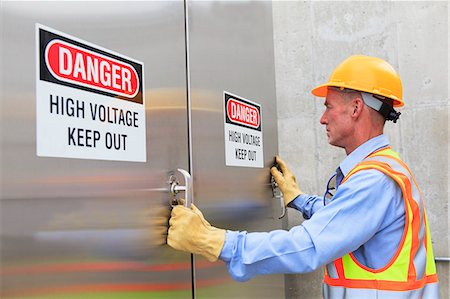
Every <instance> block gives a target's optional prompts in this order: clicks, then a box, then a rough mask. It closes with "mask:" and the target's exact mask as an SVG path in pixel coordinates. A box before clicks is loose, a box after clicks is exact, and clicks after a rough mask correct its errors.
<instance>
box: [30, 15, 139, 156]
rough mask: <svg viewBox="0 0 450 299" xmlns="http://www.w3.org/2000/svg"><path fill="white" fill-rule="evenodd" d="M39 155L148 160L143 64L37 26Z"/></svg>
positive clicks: (37, 127) (37, 150)
mask: <svg viewBox="0 0 450 299" xmlns="http://www.w3.org/2000/svg"><path fill="white" fill-rule="evenodd" d="M36 63H37V66H36V134H37V136H36V152H37V155H38V156H44V157H65V158H80V159H100V160H117V161H134V162H145V161H146V160H147V152H146V123H145V100H144V90H145V89H144V86H143V84H144V79H143V73H144V65H143V63H142V62H139V61H136V60H134V59H131V58H128V57H126V56H124V55H121V54H118V53H115V52H113V51H111V50H107V49H104V48H102V47H99V46H97V45H94V44H92V43H89V42H86V41H83V40H81V39H78V38H76V37H72V36H69V35H68V34H65V33H62V32H59V31H57V30H54V29H51V28H48V27H46V26H43V25H40V24H36Z"/></svg>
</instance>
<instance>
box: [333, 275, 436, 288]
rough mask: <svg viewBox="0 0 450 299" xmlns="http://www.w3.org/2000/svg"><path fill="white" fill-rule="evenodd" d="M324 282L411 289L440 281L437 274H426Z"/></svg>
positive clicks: (344, 285)
mask: <svg viewBox="0 0 450 299" xmlns="http://www.w3.org/2000/svg"><path fill="white" fill-rule="evenodd" d="M324 282H325V283H326V284H328V285H330V286H342V287H346V288H358V289H377V290H385V291H410V290H416V289H419V288H423V287H424V286H425V284H427V283H434V282H438V277H437V274H433V275H429V276H425V277H424V278H422V279H420V280H414V281H401V282H399V281H395V282H393V281H389V280H367V279H333V278H330V277H327V278H325V279H324Z"/></svg>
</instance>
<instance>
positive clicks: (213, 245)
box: [167, 204, 226, 262]
mask: <svg viewBox="0 0 450 299" xmlns="http://www.w3.org/2000/svg"><path fill="white" fill-rule="evenodd" d="M169 224H170V228H169V233H168V236H167V244H168V245H169V246H170V247H172V248H174V249H177V250H182V251H187V252H192V253H196V254H201V255H203V256H204V257H206V258H207V259H208V260H209V261H210V262H214V261H216V260H217V259H218V257H219V255H220V252H221V251H222V247H223V244H224V242H225V233H226V232H225V230H224V229H220V228H217V227H214V226H212V225H211V224H209V222H208V221H206V219H205V218H204V217H203V214H202V212H201V211H200V210H199V209H197V207H196V206H195V205H194V204H191V207H190V208H186V207H184V206H182V205H178V206H176V207H174V208H173V210H172V216H171V218H170V221H169Z"/></svg>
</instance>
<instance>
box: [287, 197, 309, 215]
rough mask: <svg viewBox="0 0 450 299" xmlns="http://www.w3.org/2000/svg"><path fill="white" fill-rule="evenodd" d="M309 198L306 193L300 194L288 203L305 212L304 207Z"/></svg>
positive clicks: (289, 205) (291, 206)
mask: <svg viewBox="0 0 450 299" xmlns="http://www.w3.org/2000/svg"><path fill="white" fill-rule="evenodd" d="M308 198H309V196H308V195H306V194H300V195H299V196H297V197H296V198H295V199H294V200H293V201H291V202H290V203H289V204H288V207H290V208H293V209H296V210H298V211H300V212H302V213H303V209H304V207H305V202H306V200H307V199H308Z"/></svg>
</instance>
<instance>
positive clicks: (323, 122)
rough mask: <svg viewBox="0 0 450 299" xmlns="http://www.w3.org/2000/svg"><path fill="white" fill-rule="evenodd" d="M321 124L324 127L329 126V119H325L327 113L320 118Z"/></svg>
mask: <svg viewBox="0 0 450 299" xmlns="http://www.w3.org/2000/svg"><path fill="white" fill-rule="evenodd" d="M320 123H321V124H322V125H326V124H327V118H326V117H325V112H324V113H323V114H322V117H321V118H320Z"/></svg>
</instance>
